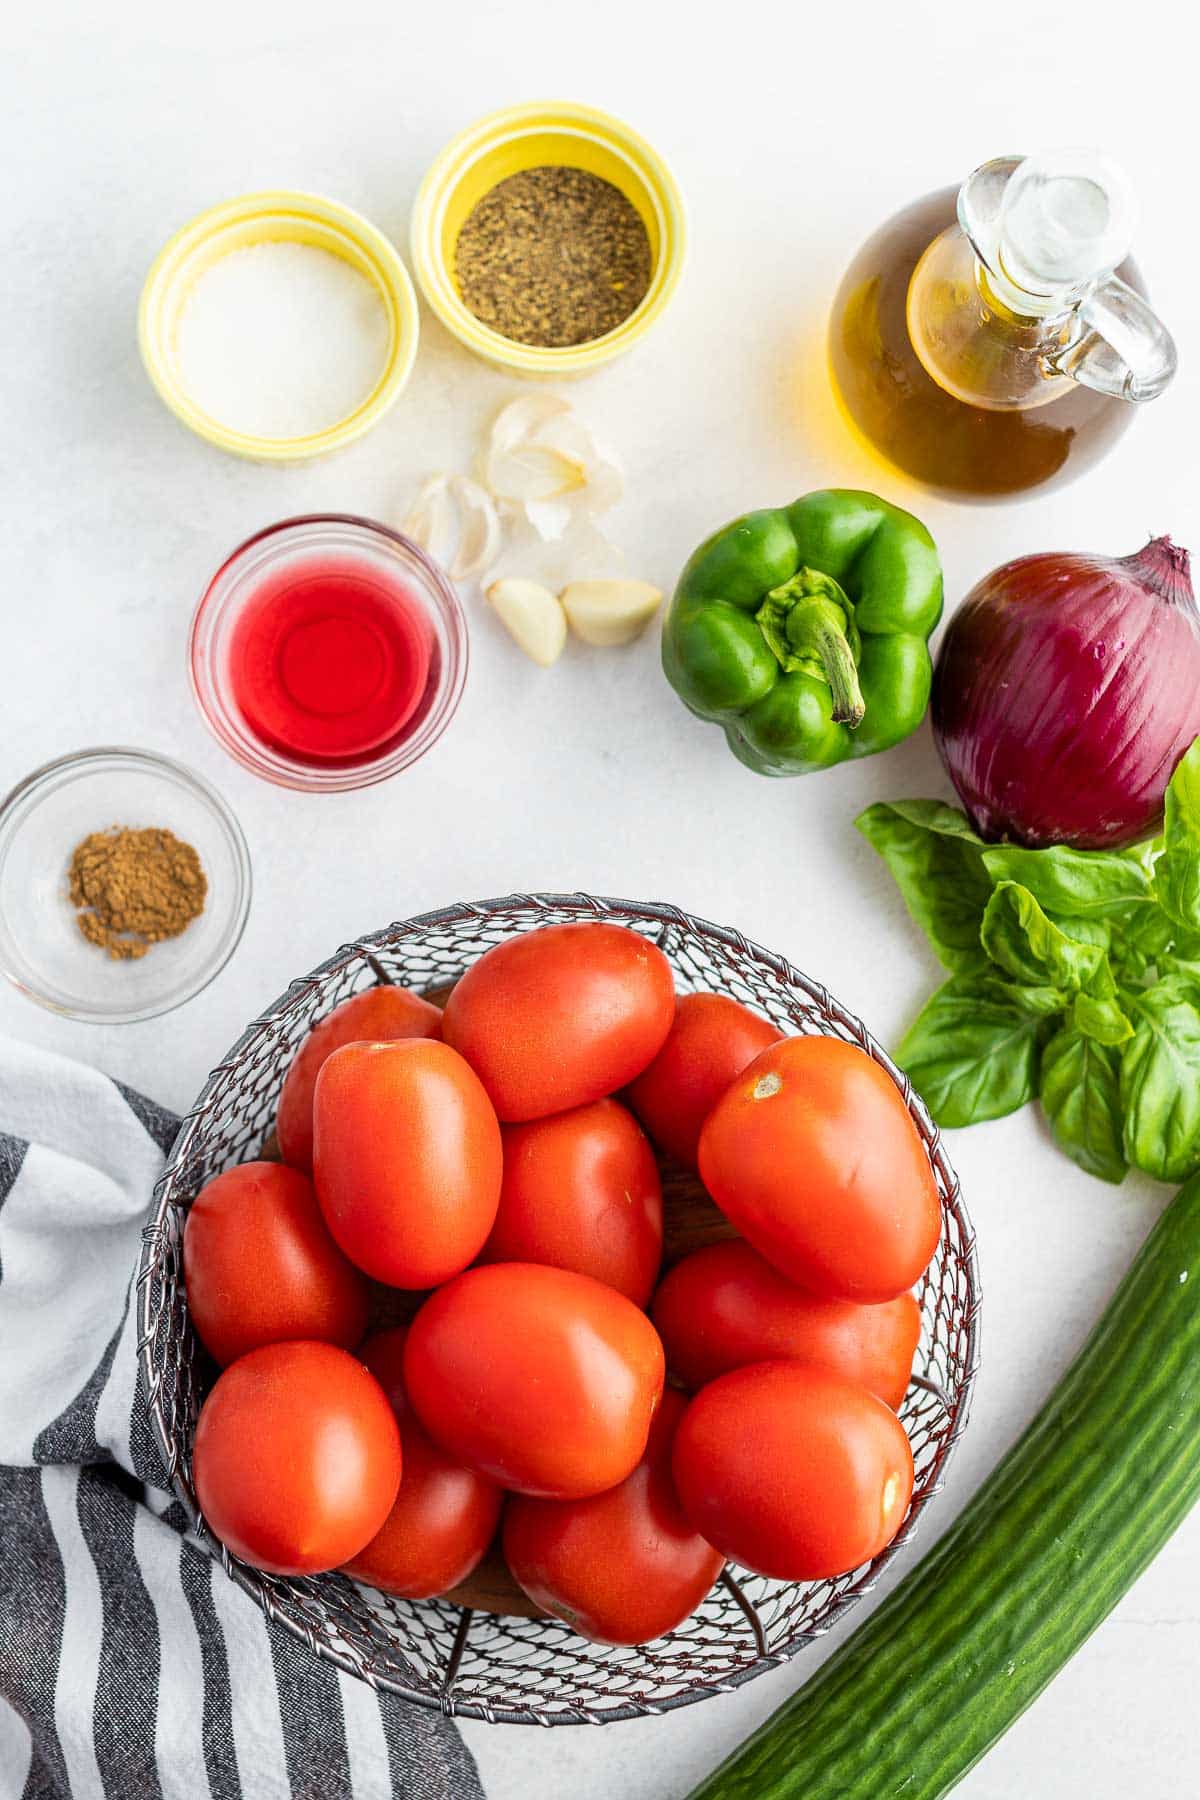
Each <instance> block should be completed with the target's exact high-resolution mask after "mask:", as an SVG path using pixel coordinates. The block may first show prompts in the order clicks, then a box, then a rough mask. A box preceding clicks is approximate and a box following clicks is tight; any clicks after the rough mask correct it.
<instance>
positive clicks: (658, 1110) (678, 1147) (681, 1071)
mask: <svg viewBox="0 0 1200 1800" xmlns="http://www.w3.org/2000/svg"><path fill="white" fill-rule="evenodd" d="M782 1036H783V1033H782V1032H781V1031H779V1030H778V1029H777V1027H776V1026H774V1025H772V1024H771V1023H770V1021H769V1020H768V1019H760V1018H759V1016H758V1014H757V1013H752V1012H751V1011H750V1009H749V1007H746V1006H740V1005H739V1004H738V1002H737V1001H736V1000H730V999H729V998H728V997H727V996H726V995H725V994H685V995H684V996H683V998H682V999H681V1000H680V1002H679V1004H678V1006H677V1007H676V1008H675V1021H674V1024H673V1025H672V1026H671V1029H670V1031H669V1032H668V1033H667V1041H666V1043H665V1044H664V1045H663V1047H662V1049H661V1050H660V1051H659V1053H658V1055H657V1056H656V1057H655V1059H654V1061H653V1062H652V1063H651V1064H650V1067H649V1068H648V1069H644V1070H643V1071H642V1073H641V1074H640V1075H639V1076H638V1077H637V1079H636V1081H633V1082H631V1083H630V1085H629V1088H628V1091H627V1093H626V1096H625V1097H626V1099H627V1100H628V1102H629V1104H630V1106H632V1108H633V1110H634V1112H635V1113H636V1114H637V1116H638V1118H639V1119H640V1120H641V1121H642V1124H643V1125H644V1126H645V1127H646V1130H647V1131H648V1132H649V1133H650V1136H651V1137H652V1138H653V1140H654V1142H655V1143H656V1144H657V1145H658V1147H659V1149H660V1150H665V1151H667V1152H668V1154H669V1155H671V1156H673V1157H674V1158H675V1160H676V1161H677V1162H681V1163H683V1164H684V1166H685V1167H686V1168H689V1169H694V1168H695V1167H696V1150H697V1146H698V1145H699V1142H700V1127H701V1126H702V1125H703V1124H704V1121H705V1119H707V1117H708V1115H709V1113H710V1112H711V1111H712V1109H713V1107H714V1106H715V1105H716V1104H717V1101H718V1100H719V1099H720V1098H721V1095H722V1094H723V1093H724V1092H725V1089H726V1088H727V1087H728V1086H729V1084H730V1082H731V1081H732V1080H733V1079H734V1077H735V1076H737V1075H740V1074H741V1072H742V1070H743V1069H744V1068H745V1067H746V1064H747V1063H749V1062H753V1061H754V1058H755V1057H756V1056H757V1055H758V1054H759V1052H760V1051H761V1050H765V1049H766V1048H767V1045H768V1044H774V1043H777V1042H778V1041H779V1039H780V1038H781V1037H782Z"/></svg>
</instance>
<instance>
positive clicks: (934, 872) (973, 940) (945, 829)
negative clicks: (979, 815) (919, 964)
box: [854, 800, 992, 969]
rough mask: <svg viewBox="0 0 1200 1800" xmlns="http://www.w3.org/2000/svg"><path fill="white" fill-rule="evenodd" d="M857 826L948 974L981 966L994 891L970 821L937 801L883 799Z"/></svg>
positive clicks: (981, 844) (863, 815)
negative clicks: (982, 933) (984, 923)
mask: <svg viewBox="0 0 1200 1800" xmlns="http://www.w3.org/2000/svg"><path fill="white" fill-rule="evenodd" d="M854 822H855V824H856V825H857V827H858V829H859V830H860V831H861V832H862V834H863V836H864V837H865V838H866V839H867V841H868V843H870V844H873V845H874V847H875V849H876V850H878V852H879V854H880V856H882V857H883V859H884V861H885V862H886V863H887V866H888V868H889V869H890V870H891V871H892V874H893V876H894V877H895V881H896V885H897V887H898V888H899V889H900V892H901V895H902V896H903V899H904V904H905V905H906V906H907V908H908V910H909V913H910V914H911V916H912V917H913V918H914V919H915V920H916V922H917V924H918V925H919V926H920V927H921V929H922V931H923V932H924V933H925V935H926V937H927V938H928V939H929V941H930V943H931V944H932V945H933V948H934V950H935V951H936V952H937V955H938V958H939V959H940V961H941V962H942V963H943V964H944V965H945V967H946V968H947V969H965V968H971V967H975V966H978V964H980V963H981V962H982V960H983V958H982V954H981V952H980V948H979V922H980V920H981V919H982V917H983V909H984V907H985V906H986V905H987V900H988V895H989V894H990V893H991V891H992V884H991V882H990V881H989V879H988V876H987V871H986V870H985V868H984V866H983V855H982V852H983V843H982V840H981V839H980V838H978V837H977V836H976V835H975V833H974V831H972V829H971V826H970V823H969V821H968V819H967V816H966V814H965V813H961V812H959V811H958V810H957V808H955V807H953V806H946V805H944V804H943V802H942V801H940V800H893V801H882V800H881V801H879V802H878V803H877V804H876V805H874V806H868V807H867V809H866V811H865V812H863V813H860V814H859V816H858V818H857V819H856V820H855V821H854Z"/></svg>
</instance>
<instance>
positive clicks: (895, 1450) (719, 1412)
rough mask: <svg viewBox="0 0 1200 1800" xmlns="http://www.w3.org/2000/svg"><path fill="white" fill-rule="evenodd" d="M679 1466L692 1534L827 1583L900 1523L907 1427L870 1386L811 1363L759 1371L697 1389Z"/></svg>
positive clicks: (906, 1485) (678, 1446)
mask: <svg viewBox="0 0 1200 1800" xmlns="http://www.w3.org/2000/svg"><path fill="white" fill-rule="evenodd" d="M672 1470H673V1473H674V1477H675V1486H676V1488H677V1489H678V1491H679V1498H680V1500H681V1501H682V1502H683V1507H684V1511H685V1512H686V1513H687V1516H688V1518H689V1519H690V1520H691V1522H692V1524H693V1525H694V1526H695V1528H696V1530H697V1531H698V1532H700V1533H701V1534H702V1536H704V1537H706V1538H707V1539H708V1541H709V1543H710V1544H715V1545H716V1547H717V1548H718V1549H719V1550H722V1551H724V1553H725V1555H726V1556H728V1557H729V1558H730V1559H731V1560H732V1561H733V1562H737V1563H741V1565H742V1566H743V1568H746V1569H751V1570H753V1571H754V1573H755V1574H758V1575H771V1576H774V1577H775V1578H776V1579H777V1580H779V1581H823V1580H825V1579H826V1578H827V1577H830V1576H833V1575H844V1574H845V1573H846V1571H847V1570H849V1569H857V1568H859V1567H860V1566H861V1565H862V1564H863V1563H867V1562H870V1560H871V1558H872V1557H874V1556H878V1554H879V1552H880V1551H881V1550H882V1549H884V1547H885V1546H886V1545H888V1544H890V1543H891V1541H892V1539H893V1538H894V1537H895V1535H896V1533H897V1532H898V1531H899V1529H900V1526H901V1524H902V1523H903V1521H904V1515H905V1513H906V1512H907V1511H908V1503H909V1500H910V1499H911V1497H912V1487H913V1459H912V1451H911V1450H910V1449H909V1445H908V1438H907V1437H906V1436H905V1432H904V1427H903V1425H901V1423H900V1421H899V1419H898V1418H897V1417H896V1415H895V1413H894V1412H892V1410H891V1408H890V1407H887V1406H885V1405H884V1403H883V1401H882V1400H880V1399H878V1398H877V1396H876V1395H874V1394H868V1392H867V1390H866V1388H862V1387H858V1386H857V1385H856V1384H855V1383H853V1382H850V1381H842V1380H841V1379H840V1378H839V1377H838V1376H836V1375H827V1374H826V1373H825V1371H824V1370H823V1369H812V1368H808V1367H806V1366H805V1364H804V1363H794V1362H770V1363H754V1364H752V1365H751V1367H749V1368H746V1369H734V1370H732V1371H731V1373H730V1374H728V1375H721V1376H719V1377H718V1378H717V1380H716V1381H711V1382H709V1384H708V1386H707V1387H704V1388H701V1390H700V1392H699V1393H698V1394H697V1395H696V1397H695V1399H694V1400H693V1401H692V1402H691V1404H690V1405H689V1407H688V1409H687V1412H686V1413H685V1414H684V1417H683V1423H682V1425H681V1426H680V1427H679V1430H678V1432H677V1433H676V1437H675V1452H674V1456H673V1459H672Z"/></svg>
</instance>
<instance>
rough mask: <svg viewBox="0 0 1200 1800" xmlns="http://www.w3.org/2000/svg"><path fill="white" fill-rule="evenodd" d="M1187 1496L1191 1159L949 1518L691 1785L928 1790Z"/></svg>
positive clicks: (1197, 1475)
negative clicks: (814, 1666) (1096, 1307)
mask: <svg viewBox="0 0 1200 1800" xmlns="http://www.w3.org/2000/svg"><path fill="white" fill-rule="evenodd" d="M1198 1496H1200V1176H1194V1177H1193V1178H1192V1179H1191V1180H1190V1181H1189V1182H1187V1183H1186V1185H1185V1186H1184V1187H1182V1188H1181V1189H1180V1191H1179V1193H1178V1194H1177V1195H1176V1196H1175V1198H1174V1199H1173V1200H1172V1201H1171V1203H1170V1205H1169V1206H1168V1207H1167V1209H1166V1211H1165V1212H1164V1213H1163V1215H1162V1217H1161V1218H1160V1219H1159V1221H1158V1224H1157V1225H1156V1226H1155V1227H1154V1229H1153V1230H1152V1231H1151V1233H1150V1235H1149V1237H1148V1238H1147V1239H1146V1242H1145V1244H1144V1245H1143V1246H1142V1249H1141V1251H1140V1252H1139V1254H1138V1256H1137V1259H1136V1260H1135V1262H1134V1264H1133V1267H1132V1268H1131V1269H1130V1271H1129V1273H1128V1275H1127V1276H1126V1277H1125V1279H1124V1281H1123V1282H1122V1284H1121V1286H1120V1287H1119V1288H1118V1290H1117V1292H1116V1294H1115V1295H1114V1296H1113V1298H1112V1300H1111V1301H1110V1302H1109V1305H1108V1308H1107V1310H1106V1311H1105V1313H1104V1314H1103V1316H1102V1318H1101V1320H1100V1323H1099V1324H1098V1325H1097V1327H1096V1329H1095V1331H1093V1333H1092V1335H1091V1337H1090V1338H1089V1339H1088V1341H1087V1343H1086V1344H1085V1345H1084V1347H1083V1349H1082V1350H1081V1351H1080V1353H1079V1355H1078V1357H1077V1358H1076V1359H1075V1362H1074V1363H1073V1364H1072V1366H1071V1368H1070V1369H1069V1370H1068V1372H1067V1374H1066V1375H1065V1376H1064V1377H1063V1379H1062V1381H1061V1382H1060V1383H1059V1385H1058V1387H1057V1388H1056V1389H1055V1391H1054V1393H1053V1394H1052V1395H1051V1396H1050V1399H1049V1400H1048V1401H1047V1403H1046V1405H1045V1406H1044V1407H1043V1408H1042V1410H1041V1412H1040V1413H1039V1414H1038V1415H1037V1417H1036V1418H1035V1419H1034V1421H1033V1423H1032V1424H1031V1425H1030V1427H1029V1429H1028V1430H1027V1431H1026V1432H1025V1433H1024V1435H1023V1436H1022V1437H1021V1438H1020V1439H1018V1441H1017V1443H1016V1444H1015V1445H1014V1446H1013V1448H1012V1449H1011V1450H1010V1451H1009V1452H1008V1454H1007V1455H1006V1456H1005V1457H1004V1458H1003V1460H1002V1461H1001V1462H1000V1463H999V1464H998V1465H997V1466H996V1468H995V1469H994V1470H993V1471H992V1473H991V1475H990V1476H989V1477H988V1479H987V1480H986V1481H985V1482H984V1483H983V1485H982V1487H981V1488H980V1489H979V1491H978V1493H977V1494H976V1495H975V1496H974V1498H973V1499H972V1500H971V1501H970V1502H969V1504H968V1505H967V1507H966V1510H965V1511H964V1512H963V1513H962V1514H961V1515H960V1516H959V1518H958V1519H957V1520H956V1521H955V1523H954V1524H953V1525H951V1527H950V1529H949V1530H948V1531H947V1532H946V1534H945V1536H944V1537H943V1538H942V1539H941V1540H940V1541H939V1542H938V1543H937V1544H935V1545H934V1547H933V1549H932V1550H931V1551H930V1552H929V1554H928V1555H927V1556H926V1557H924V1558H923V1560H922V1561H921V1562H920V1563H919V1564H918V1565H917V1567H916V1568H915V1569H914V1570H913V1572H912V1573H911V1574H910V1575H908V1576H907V1577H906V1578H905V1580H904V1581H903V1582H902V1583H901V1584H900V1586H899V1587H898V1588H896V1589H895V1591H894V1592H893V1593H892V1594H891V1595H889V1597H888V1598H887V1599H886V1600H885V1601H884V1602H883V1604H882V1605H881V1606H880V1607H879V1608H878V1610H877V1611H876V1612H875V1613H874V1614H873V1615H872V1616H871V1617H870V1618H869V1619H867V1620H866V1622H865V1623H864V1624H863V1625H861V1626H860V1627H859V1628H858V1630H857V1631H856V1632H855V1633H854V1634H853V1636H851V1637H850V1638H848V1639H847V1640H846V1642H845V1643H844V1644H843V1645H842V1646H841V1647H840V1649H838V1650H837V1651H835V1652H834V1654H833V1655H832V1656H831V1657H830V1658H829V1660H828V1662H826V1663H824V1664H823V1665H822V1667H821V1668H820V1669H819V1670H818V1671H817V1673H816V1674H815V1675H814V1676H813V1678H812V1680H811V1681H810V1682H809V1683H808V1684H807V1686H805V1687H804V1688H802V1689H801V1690H800V1692H799V1693H798V1694H796V1695H795V1696H794V1697H793V1698H792V1699H791V1700H788V1701H786V1702H785V1703H784V1705H783V1706H782V1707H780V1709H779V1711H778V1712H776V1713H775V1714H774V1716H773V1717H772V1718H770V1719H769V1720H768V1721H767V1723H766V1724H765V1725H763V1726H762V1727H761V1728H760V1729H759V1730H758V1731H757V1732H756V1733H755V1734H754V1736H753V1737H751V1738H749V1739H748V1740H747V1741H746V1743H745V1744H743V1745H742V1747H741V1749H740V1750H737V1751H735V1753H734V1754H733V1756H732V1757H730V1758H729V1760H728V1761H726V1762H725V1763H723V1764H722V1765H721V1767H720V1768H718V1769H717V1770H716V1771H715V1772H714V1773H713V1774H712V1775H710V1776H709V1778H708V1779H707V1780H706V1781H704V1782H702V1783H701V1785H700V1786H699V1787H698V1788H696V1789H695V1790H694V1794H693V1800H801V1797H803V1800H890V1796H892V1795H902V1796H903V1800H938V1796H939V1795H942V1794H947V1793H949V1791H950V1790H951V1788H953V1787H954V1786H955V1784H956V1783H957V1782H958V1781H959V1780H960V1779H961V1778H962V1777H963V1776H964V1775H965V1774H966V1773H967V1771H968V1769H970V1768H973V1767H974V1765H975V1763H977V1762H978V1761H979V1758H980V1757H981V1756H982V1755H983V1754H984V1752H985V1751H986V1750H987V1749H988V1748H989V1747H990V1746H991V1745H992V1744H994V1743H995V1742H996V1739H997V1738H999V1737H1000V1736H1001V1735H1002V1734H1003V1733H1004V1732H1005V1731H1007V1729H1008V1727H1009V1726H1010V1725H1011V1724H1012V1723H1013V1721H1014V1719H1016V1718H1018V1717H1019V1716H1020V1715H1021V1713H1023V1712H1024V1711H1025V1708H1026V1707H1027V1706H1029V1705H1030V1703H1031V1702H1032V1701H1033V1700H1036V1698H1037V1696H1038V1695H1039V1694H1040V1693H1041V1691H1042V1689H1043V1688H1044V1687H1045V1686H1046V1685H1047V1683H1048V1682H1049V1681H1051V1680H1052V1678H1053V1677H1054V1676H1055V1675H1056V1674H1057V1672H1058V1671H1059V1669H1061V1668H1062V1667H1063V1665H1064V1663H1066V1662H1067V1661H1068V1659H1069V1658H1070V1657H1071V1656H1073V1655H1074V1653H1075V1651H1076V1650H1078V1648H1079V1646H1080V1645H1081V1644H1082V1643H1083V1642H1084V1640H1085V1639H1086V1638H1087V1637H1089V1636H1090V1634H1091V1633H1092V1632H1093V1631H1094V1630H1095V1629H1096V1626H1097V1625H1099V1624H1100V1622H1101V1620H1103V1619H1104V1618H1105V1617H1106V1616H1107V1614H1108V1613H1109V1612H1111V1610H1112V1608H1113V1607H1114V1606H1115V1605H1116V1603H1117V1601H1118V1600H1119V1599H1120V1598H1121V1596H1122V1594H1124V1593H1125V1591H1126V1589H1127V1588H1128V1587H1130V1585H1131V1584H1132V1583H1133V1582H1134V1581H1135V1580H1136V1579H1137V1577H1138V1576H1139V1575H1140V1574H1141V1572H1142V1570H1143V1569H1144V1568H1145V1567H1146V1565H1147V1564H1148V1563H1149V1562H1150V1561H1151V1560H1152V1558H1153V1557H1154V1556H1155V1555H1156V1554H1157V1553H1158V1551H1159V1550H1160V1549H1161V1548H1162V1546H1163V1545H1164V1544H1165V1543H1166V1541H1167V1539H1168V1538H1169V1537H1170V1535H1171V1533H1172V1532H1173V1531H1174V1529H1175V1527H1176V1526H1177V1525H1178V1524H1179V1522H1180V1520H1181V1519H1182V1518H1183V1517H1184V1515H1185V1513H1186V1512H1187V1510H1188V1508H1189V1507H1190V1506H1191V1505H1192V1503H1193V1501H1194V1500H1196V1498H1197V1497H1198Z"/></svg>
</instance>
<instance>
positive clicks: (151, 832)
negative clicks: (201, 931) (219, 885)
mask: <svg viewBox="0 0 1200 1800" xmlns="http://www.w3.org/2000/svg"><path fill="white" fill-rule="evenodd" d="M70 893H71V904H72V906H75V907H78V908H79V912H78V916H77V918H76V923H77V925H78V926H79V929H80V931H81V932H82V933H83V935H84V937H85V938H86V939H87V940H88V943H89V944H96V945H98V946H99V947H100V948H101V949H102V950H107V952H108V954H109V956H111V957H112V958H114V960H116V961H121V962H125V961H130V960H133V959H135V958H137V957H139V956H145V954H146V952H147V950H148V949H149V948H150V946H151V944H157V943H161V941H162V940H163V938H172V937H178V936H179V934H180V932H181V931H183V930H185V929H186V928H187V926H189V925H190V924H191V922H192V920H193V919H194V918H196V917H198V915H199V914H200V913H202V912H203V911H204V901H205V897H206V895H207V893H208V877H207V876H206V875H205V873H204V870H203V868H202V867H201V864H200V858H199V857H198V856H197V854H196V852H195V850H193V848H192V846H191V845H190V844H185V843H183V842H182V840H181V839H179V838H177V837H176V836H175V834H174V832H173V831H160V830H158V829H156V828H153V827H152V828H150V829H147V830H144V831H133V830H130V829H129V828H128V827H126V826H123V825H120V826H119V825H114V826H113V827H112V829H111V830H109V831H93V832H92V834H91V836H90V837H85V838H84V840H83V842H82V843H79V844H76V846H75V849H74V850H73V851H72V853H71V867H70Z"/></svg>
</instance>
